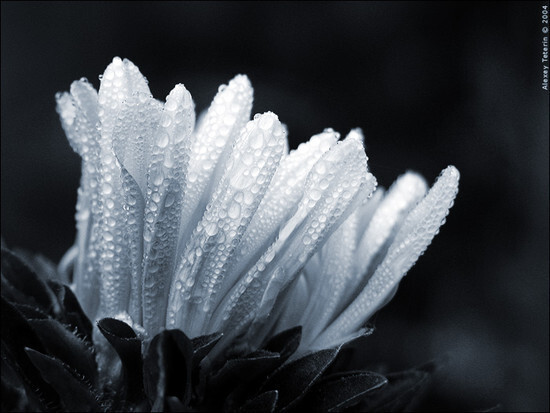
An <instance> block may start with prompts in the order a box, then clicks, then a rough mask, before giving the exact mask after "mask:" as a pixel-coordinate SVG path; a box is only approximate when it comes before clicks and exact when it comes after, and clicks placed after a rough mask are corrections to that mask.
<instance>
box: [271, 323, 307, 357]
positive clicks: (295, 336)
mask: <svg viewBox="0 0 550 413" xmlns="http://www.w3.org/2000/svg"><path fill="white" fill-rule="evenodd" d="M301 338H302V326H296V327H292V328H289V329H288V330H285V331H282V332H280V333H279V334H276V335H275V336H273V337H271V338H270V339H269V341H268V342H267V343H266V344H265V345H264V346H263V349H264V350H267V351H272V352H274V353H279V354H280V357H281V362H282V363H284V362H285V361H286V360H287V359H288V358H289V357H290V356H291V355H292V354H294V352H295V351H296V350H297V349H298V346H299V345H300V340H301Z"/></svg>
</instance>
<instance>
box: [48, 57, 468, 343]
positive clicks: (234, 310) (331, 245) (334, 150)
mask: <svg viewBox="0 0 550 413" xmlns="http://www.w3.org/2000/svg"><path fill="white" fill-rule="evenodd" d="M251 107H252V87H251V85H250V82H249V80H248V78H247V77H246V76H244V75H238V76H236V77H235V78H234V79H232V80H231V81H230V82H229V84H228V85H227V86H225V85H224V86H221V87H220V89H219V91H218V93H217V95H216V97H215V98H214V101H213V102H212V105H211V106H210V108H209V109H208V111H207V113H206V114H205V115H204V117H203V118H202V119H201V120H200V122H199V123H198V125H196V126H195V111H194V104H193V101H192V98H191V95H190V93H189V92H188V91H187V90H186V88H185V87H184V86H183V85H181V84H178V85H176V86H175V87H174V89H173V90H172V91H171V92H170V94H169V95H168V96H167V98H166V101H165V102H160V101H158V100H156V99H154V98H153V97H152V96H151V93H150V91H149V88H148V86H147V81H146V79H145V78H144V77H143V75H142V74H141V73H140V72H139V70H138V68H137V67H136V66H135V65H134V64H133V63H132V62H130V61H129V60H126V59H125V60H121V59H120V58H115V59H113V62H112V63H111V64H110V65H109V66H108V67H107V69H106V70H105V73H104V74H103V76H102V77H101V85H100V88H99V92H96V90H95V89H94V88H93V87H92V86H91V85H90V83H88V82H87V81H86V80H85V79H81V80H79V81H75V82H74V83H73V84H72V85H71V90H70V93H62V94H58V95H57V108H58V112H59V114H60V117H61V121H62V125H63V128H64V130H65V132H66V134H67V137H68V140H69V142H70V144H71V146H72V147H73V149H74V150H75V151H76V152H77V153H78V154H79V155H80V156H81V157H82V179H81V185H80V189H79V191H78V204H77V213H76V221H77V230H78V235H77V239H76V242H75V246H74V247H73V248H72V249H71V250H70V251H69V252H68V254H67V256H66V259H65V263H67V262H71V263H74V269H73V274H74V277H73V281H74V289H75V291H76V294H77V296H78V298H79V299H80V301H81V303H82V305H83V308H84V310H85V311H86V312H87V314H88V315H89V316H90V317H91V318H92V319H98V318H102V317H116V318H120V319H124V320H125V321H127V322H128V323H129V324H131V325H132V326H133V327H134V329H138V330H142V331H143V333H144V335H146V336H153V335H155V334H156V333H158V332H159V331H161V330H163V329H181V330H183V331H184V332H185V333H186V334H187V335H189V336H190V337H196V336H199V335H204V334H208V333H213V332H223V333H224V338H223V339H222V340H221V341H220V342H219V343H218V346H219V348H220V349H223V348H224V347H226V346H227V345H228V344H229V343H234V342H240V343H243V344H245V345H248V346H250V347H254V346H259V345H260V344H261V343H262V342H264V341H265V340H266V339H267V338H269V337H271V336H273V335H274V334H275V333H277V332H279V331H282V330H285V329H287V328H289V327H292V326H295V325H302V326H303V339H302V347H301V349H302V350H303V351H308V350H311V349H319V348H328V347H333V346H337V345H339V344H340V343H342V342H344V341H347V340H349V339H351V338H353V337H355V336H357V335H359V334H361V333H362V331H363V330H362V328H361V327H362V326H363V325H364V324H365V322H366V321H367V320H368V318H369V317H370V316H371V315H372V314H373V312H375V311H376V310H377V309H378V308H380V307H381V306H382V305H383V304H385V302H386V301H387V300H389V298H391V296H392V292H393V291H394V290H395V289H396V287H397V285H398V283H399V281H400V279H401V278H402V277H403V276H404V275H405V274H406V273H407V271H408V270H409V269H410V268H411V266H412V265H413V264H414V263H415V261H416V260H417V258H418V257H419V256H420V255H421V254H422V253H423V252H424V250H425V249H426V247H427V246H428V245H429V243H430V242H431V240H432V238H433V237H434V236H435V234H436V233H437V232H438V230H439V227H440V226H441V225H442V224H443V222H444V220H445V216H446V215H447V213H448V211H449V208H450V207H451V206H452V203H453V200H454V197H455V196H456V193H457V191H458V179H459V174H458V171H457V170H456V169H455V168H454V167H452V166H449V167H448V168H447V169H445V170H444V171H443V172H442V174H441V176H440V177H439V179H438V180H437V182H436V183H435V185H434V186H433V187H432V188H431V189H430V190H429V191H427V185H426V183H425V181H424V179H423V178H422V177H420V176H419V175H417V174H415V173H411V172H409V173H406V174H404V175H403V176H401V177H400V178H399V179H398V180H397V181H396V183H395V184H394V185H393V186H392V187H391V188H390V189H389V190H388V191H387V192H385V193H384V191H383V190H382V189H377V190H375V189H376V180H375V178H374V176H373V175H372V174H371V173H370V172H369V171H368V167H367V157H366V155H365V152H364V148H363V136H362V134H361V131H360V130H353V131H351V132H350V133H349V134H348V135H347V136H346V137H345V139H342V140H339V134H338V133H336V132H334V131H333V130H331V129H326V130H325V131H323V132H322V133H320V134H318V135H315V136H313V137H312V138H311V139H310V140H309V141H308V142H307V143H303V144H301V145H300V146H299V147H298V148H297V149H296V150H293V151H291V152H290V153H288V143H287V140H286V128H285V126H284V125H283V124H282V123H281V122H280V121H279V119H278V117H277V116H276V115H275V114H273V113H271V112H267V113H264V114H258V115H255V116H254V117H253V119H252V120H249V119H250V112H251Z"/></svg>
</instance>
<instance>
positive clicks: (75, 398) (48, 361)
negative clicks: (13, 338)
mask: <svg viewBox="0 0 550 413" xmlns="http://www.w3.org/2000/svg"><path fill="white" fill-rule="evenodd" d="M25 351H26V353H27V354H28V356H29V358H30V360H31V361H32V363H33V364H34V365H35V366H36V368H37V369H38V370H39V371H40V374H41V375H42V377H43V378H44V380H45V381H46V382H48V383H50V384H51V385H52V386H53V387H54V388H55V389H56V391H57V393H58V394H59V397H60V399H61V402H62V403H63V405H64V407H65V408H66V409H67V410H68V411H81V412H82V411H90V412H91V411H98V410H102V409H101V406H100V404H99V402H98V397H97V396H96V395H95V394H94V392H93V390H92V389H91V388H90V387H89V386H87V385H86V384H85V383H84V382H83V381H81V380H79V379H78V378H77V377H76V376H75V375H74V373H72V372H71V370H70V368H69V367H68V366H67V365H66V364H64V363H63V362H61V361H60V360H58V359H56V358H54V357H50V356H47V355H45V354H42V353H40V352H38V351H35V350H33V349H31V348H26V349H25Z"/></svg>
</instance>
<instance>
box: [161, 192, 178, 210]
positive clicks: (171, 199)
mask: <svg viewBox="0 0 550 413" xmlns="http://www.w3.org/2000/svg"><path fill="white" fill-rule="evenodd" d="M175 200H176V197H175V196H174V194H173V193H169V194H168V195H166V199H165V200H164V206H165V207H166V208H168V207H170V206H171V205H172V204H173V203H174V201H175Z"/></svg>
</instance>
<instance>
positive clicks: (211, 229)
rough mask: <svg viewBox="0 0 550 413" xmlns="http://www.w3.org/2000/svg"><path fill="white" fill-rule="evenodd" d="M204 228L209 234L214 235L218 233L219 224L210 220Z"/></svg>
mask: <svg viewBox="0 0 550 413" xmlns="http://www.w3.org/2000/svg"><path fill="white" fill-rule="evenodd" d="M204 230H205V231H206V234H208V236H210V237H213V236H214V235H216V234H217V233H218V226H217V225H216V223H215V222H210V223H208V224H207V225H206V227H205V228H204Z"/></svg>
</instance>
